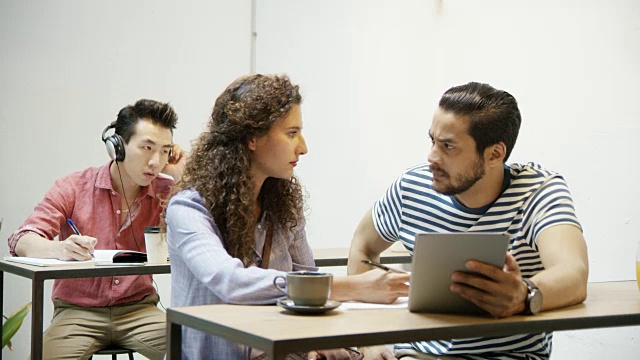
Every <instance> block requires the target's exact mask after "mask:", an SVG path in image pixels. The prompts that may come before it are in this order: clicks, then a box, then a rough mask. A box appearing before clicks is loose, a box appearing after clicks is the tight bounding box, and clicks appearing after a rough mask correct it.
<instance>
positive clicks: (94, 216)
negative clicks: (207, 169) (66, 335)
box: [9, 162, 173, 307]
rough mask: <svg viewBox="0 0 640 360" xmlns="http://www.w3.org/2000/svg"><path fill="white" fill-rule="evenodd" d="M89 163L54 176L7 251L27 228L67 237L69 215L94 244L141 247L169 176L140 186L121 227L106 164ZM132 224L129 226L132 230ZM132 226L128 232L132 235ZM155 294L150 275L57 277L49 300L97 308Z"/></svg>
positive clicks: (48, 235)
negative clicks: (80, 169)
mask: <svg viewBox="0 0 640 360" xmlns="http://www.w3.org/2000/svg"><path fill="white" fill-rule="evenodd" d="M110 165H111V162H109V163H107V164H106V165H104V166H102V167H99V168H89V169H86V170H83V171H80V172H76V173H73V174H71V175H68V176H66V177H64V178H61V179H58V180H56V182H55V184H54V185H53V186H52V187H51V188H50V189H49V191H48V192H47V194H46V195H45V197H44V199H43V200H42V201H41V202H40V203H39V204H38V205H37V206H36V207H35V209H34V212H33V214H31V216H29V218H27V220H25V222H24V223H23V224H22V226H20V228H19V229H18V230H17V231H16V232H15V233H13V234H12V235H11V236H10V237H9V251H10V252H11V254H12V255H14V256H15V255H16V253H15V248H16V244H17V243H18V240H19V239H20V237H22V236H23V235H24V234H26V233H28V232H33V233H36V234H38V235H40V236H42V237H44V238H47V239H53V238H55V237H56V236H58V237H59V239H66V238H67V237H69V236H70V235H72V234H73V230H72V229H71V228H70V227H69V225H68V224H67V219H72V220H73V222H74V223H75V224H76V226H77V228H78V230H79V231H80V233H82V235H87V236H92V237H95V238H96V239H98V243H97V244H96V247H95V248H96V249H104V250H120V249H122V250H136V251H145V245H144V228H145V227H147V226H156V225H158V224H159V222H160V211H161V206H160V201H161V200H162V199H164V198H165V197H166V195H167V194H168V191H169V187H170V186H171V184H173V181H172V180H169V179H166V178H162V177H159V178H156V179H155V180H154V181H153V182H152V183H151V184H150V185H149V186H147V187H144V188H142V190H141V191H140V194H139V195H138V198H137V199H135V201H132V199H127V200H128V201H129V205H130V206H131V218H130V219H132V220H133V225H132V224H131V223H130V221H129V218H128V219H127V220H126V221H125V223H124V224H123V225H122V226H120V224H121V220H122V217H121V216H122V211H123V210H126V209H122V201H121V197H120V195H119V194H118V193H117V192H115V191H114V190H113V186H112V184H111V176H110V173H109V166H110ZM132 229H133V230H132ZM132 231H133V236H132ZM152 293H155V289H154V287H153V285H152V281H151V275H142V276H110V277H96V278H82V279H60V280H55V282H54V284H53V294H52V298H53V299H60V300H63V301H66V302H69V303H72V304H76V305H79V306H85V307H102V306H111V305H115V304H121V303H127V302H131V301H138V300H141V299H142V298H144V297H145V296H147V295H149V294H152Z"/></svg>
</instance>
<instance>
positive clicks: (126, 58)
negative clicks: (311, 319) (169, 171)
mask: <svg viewBox="0 0 640 360" xmlns="http://www.w3.org/2000/svg"><path fill="white" fill-rule="evenodd" d="M250 29H251V1H250V0H242V1H225V0H218V1H207V2H204V1H168V0H163V1H84V0H76V1H69V0H67V1H27V2H25V1H20V0H3V1H0V49H2V50H0V51H1V53H2V55H1V56H0V105H1V106H0V154H2V155H1V157H0V217H4V225H3V230H2V233H1V234H0V237H1V238H2V239H3V241H5V244H6V238H7V237H8V236H9V234H10V233H11V232H12V231H13V230H15V229H16V228H18V226H19V225H20V223H21V222H22V221H23V220H24V219H25V218H26V217H27V216H28V215H29V214H30V213H31V211H32V209H33V207H34V206H35V204H37V203H38V202H39V201H40V200H41V199H42V197H43V195H44V193H45V191H46V190H47V189H48V188H49V187H50V186H51V185H52V184H53V181H54V180H55V179H56V178H58V177H61V176H64V175H66V174H68V173H70V172H72V171H76V170H80V169H83V168H86V167H89V166H99V165H102V164H103V163H105V162H106V161H107V160H108V156H107V154H106V151H105V147H104V143H103V142H102V141H101V140H100V134H101V133H102V130H103V129H104V127H105V126H107V125H108V124H109V123H110V122H111V121H113V120H115V117H116V114H117V113H118V110H120V109H121V108H122V107H124V106H126V105H128V104H131V103H133V102H135V101H136V100H137V99H140V98H152V99H158V100H161V101H170V102H171V103H172V104H173V106H174V107H175V109H176V111H177V112H178V115H179V122H178V129H177V130H176V132H175V136H174V139H175V140H176V142H178V143H180V144H182V145H183V146H185V147H187V148H188V147H189V141H190V140H191V139H193V138H195V137H196V136H197V134H199V133H200V131H201V130H202V126H203V123H204V121H205V120H206V119H207V116H208V115H209V113H210V111H211V108H212V105H213V102H214V100H215V98H216V97H217V96H218V94H219V93H220V92H221V91H222V90H223V89H224V88H225V87H226V86H227V85H228V84H229V83H230V82H231V81H232V80H233V79H235V78H236V77H238V76H240V75H243V74H246V73H248V72H249V70H250V69H249V64H250V46H251V32H250ZM7 252H8V251H7V247H6V245H5V246H0V255H2V256H4V255H6V254H7ZM156 279H157V282H158V285H159V287H160V295H161V297H162V298H163V299H164V301H163V303H164V305H165V306H168V305H169V304H168V302H169V299H170V296H169V279H170V278H169V276H168V275H167V276H164V275H163V276H158V277H156ZM50 286H51V284H48V288H49V289H50ZM4 291H5V304H4V309H3V313H5V314H10V313H12V312H13V311H15V310H16V309H17V308H18V307H19V306H21V305H23V304H24V303H26V302H28V301H30V298H31V291H30V282H29V281H28V280H26V279H23V278H18V277H16V276H14V275H5V287H4ZM50 294H51V292H50V290H48V291H46V292H45V303H46V305H47V306H46V308H45V326H48V323H49V321H50V319H51V314H52V312H51V308H52V307H51V302H50V301H48V299H49V298H50ZM26 321H27V323H26V324H25V325H24V326H23V327H22V328H21V329H20V332H19V333H18V334H17V336H16V338H15V340H14V342H13V345H14V349H15V351H13V352H10V351H8V350H7V349H5V350H4V351H3V356H4V358H5V359H25V358H26V357H27V356H28V354H29V349H30V348H29V346H30V341H29V337H30V336H29V328H30V321H31V317H30V316H29V317H28V318H27V320H26Z"/></svg>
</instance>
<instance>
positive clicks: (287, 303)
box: [278, 299, 342, 314]
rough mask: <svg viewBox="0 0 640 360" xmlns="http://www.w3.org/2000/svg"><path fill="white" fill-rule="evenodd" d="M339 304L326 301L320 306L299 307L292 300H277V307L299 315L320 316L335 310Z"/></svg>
mask: <svg viewBox="0 0 640 360" xmlns="http://www.w3.org/2000/svg"><path fill="white" fill-rule="evenodd" d="M341 304H342V303H340V302H339V301H335V300H327V302H326V303H325V304H324V305H322V306H301V305H296V304H294V303H293V300H289V299H285V300H278V306H280V307H283V308H285V309H287V310H290V311H293V312H297V313H300V314H322V313H325V312H327V311H331V310H333V309H335V308H337V307H338V306H340V305H341Z"/></svg>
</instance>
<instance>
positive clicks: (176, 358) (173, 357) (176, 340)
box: [167, 319, 182, 360]
mask: <svg viewBox="0 0 640 360" xmlns="http://www.w3.org/2000/svg"><path fill="white" fill-rule="evenodd" d="M167 359H169V360H182V325H180V324H174V323H173V322H172V321H171V320H169V319H167Z"/></svg>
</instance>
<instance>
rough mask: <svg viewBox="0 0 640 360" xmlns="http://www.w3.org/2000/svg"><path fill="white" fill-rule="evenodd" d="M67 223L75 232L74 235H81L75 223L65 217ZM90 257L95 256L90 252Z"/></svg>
mask: <svg viewBox="0 0 640 360" xmlns="http://www.w3.org/2000/svg"><path fill="white" fill-rule="evenodd" d="M67 224H69V226H71V230H73V232H74V233H76V235H78V236H82V234H80V231H78V228H77V227H76V224H74V223H73V220H71V219H67ZM91 257H92V258H95V256H93V254H91Z"/></svg>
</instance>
